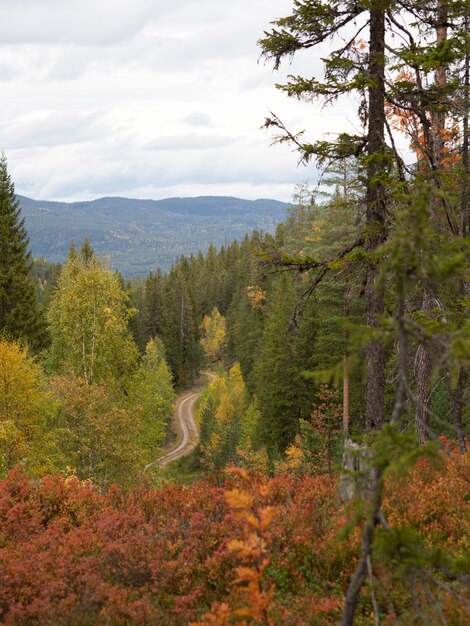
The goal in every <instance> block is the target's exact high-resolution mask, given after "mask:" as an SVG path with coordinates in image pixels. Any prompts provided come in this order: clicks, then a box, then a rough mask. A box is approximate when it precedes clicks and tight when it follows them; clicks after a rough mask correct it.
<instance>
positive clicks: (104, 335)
mask: <svg viewBox="0 0 470 626" xmlns="http://www.w3.org/2000/svg"><path fill="white" fill-rule="evenodd" d="M84 252H85V253H84V254H82V253H80V254H74V253H71V254H70V255H69V257H68V259H67V262H66V264H65V266H64V268H63V270H62V273H61V275H60V277H59V281H58V286H57V290H56V291H55V293H54V295H53V297H52V299H51V304H50V309H49V314H48V318H49V323H50V332H51V337H52V345H51V349H50V356H51V362H52V365H53V367H54V369H55V371H60V372H65V373H68V374H73V375H75V376H80V377H81V378H83V380H84V381H85V382H86V383H87V384H92V383H94V382H107V383H109V384H111V385H114V384H116V383H119V381H123V382H125V379H126V377H128V376H129V374H131V373H132V370H133V368H134V367H135V362H136V357H137V349H136V346H135V343H134V342H133V340H132V337H131V335H130V332H129V327H128V320H129V317H130V316H131V315H132V313H133V311H132V310H129V309H128V307H127V306H126V302H127V295H126V293H125V291H124V289H123V287H122V285H121V282H120V280H119V278H118V277H117V276H116V275H115V274H113V273H112V272H111V271H110V270H109V269H108V268H107V267H105V266H104V265H103V264H102V263H100V262H99V261H98V260H97V259H96V257H95V256H94V255H93V254H90V252H89V250H88V249H86V250H85V251H84Z"/></svg>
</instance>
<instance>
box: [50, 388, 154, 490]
mask: <svg viewBox="0 0 470 626" xmlns="http://www.w3.org/2000/svg"><path fill="white" fill-rule="evenodd" d="M50 391H51V393H52V395H53V396H54V398H55V399H56V401H57V402H58V405H59V408H58V412H57V417H56V423H55V432H56V440H57V445H58V446H59V448H60V451H61V455H62V465H63V469H65V468H66V467H69V468H71V469H72V470H74V471H75V472H76V474H77V476H78V477H79V478H80V479H81V480H86V479H90V480H92V481H93V482H95V483H96V485H98V487H99V488H100V489H101V490H105V489H106V488H107V487H109V486H110V485H111V484H112V483H113V482H116V483H119V484H120V485H123V486H131V485H133V484H135V483H136V482H138V481H139V480H140V479H141V478H142V475H143V474H142V472H143V468H144V462H145V457H144V455H143V454H142V451H141V448H140V446H139V445H138V438H139V421H138V420H136V419H135V417H134V416H132V415H131V414H130V413H129V412H128V411H126V410H125V409H124V408H122V407H120V406H119V405H118V404H117V402H116V397H115V394H114V392H113V391H112V390H111V389H109V387H106V386H105V385H97V384H93V385H89V384H87V383H86V381H85V380H84V379H83V378H78V377H76V376H54V377H52V378H51V380H50Z"/></svg>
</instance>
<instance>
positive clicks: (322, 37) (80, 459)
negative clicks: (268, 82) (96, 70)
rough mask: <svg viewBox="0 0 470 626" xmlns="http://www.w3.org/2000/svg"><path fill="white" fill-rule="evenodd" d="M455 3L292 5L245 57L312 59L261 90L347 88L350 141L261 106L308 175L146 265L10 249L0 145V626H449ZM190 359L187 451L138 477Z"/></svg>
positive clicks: (463, 543)
mask: <svg viewBox="0 0 470 626" xmlns="http://www.w3.org/2000/svg"><path fill="white" fill-rule="evenodd" d="M469 10H470V7H468V6H467V3H466V2H451V1H449V2H442V1H441V0H439V1H438V2H436V3H426V4H425V5H424V4H421V3H418V2H416V1H413V2H411V1H410V2H404V3H399V4H396V3H392V2H385V3H384V2H376V1H375V0H373V1H372V2H371V3H367V4H364V5H361V4H357V3H348V2H339V1H338V2H328V3H323V2H321V1H316V0H315V1H312V0H299V1H296V2H294V3H293V8H292V13H291V15H289V16H287V17H285V18H281V19H278V20H277V21H275V22H274V23H273V24H272V28H271V29H270V30H268V31H267V32H266V33H265V35H264V37H263V38H262V39H261V40H260V42H259V44H260V46H261V50H262V53H263V54H264V56H265V57H266V59H267V60H268V61H271V62H273V63H274V67H275V69H277V68H278V67H279V65H280V64H281V63H282V62H284V60H285V59H286V58H289V57H291V56H292V55H294V56H295V55H296V54H297V53H299V52H301V51H308V50H309V49H310V48H314V47H316V46H319V45H321V44H323V43H324V42H325V41H328V42H330V44H331V45H332V46H333V48H332V50H331V52H330V54H329V56H328V57H327V58H326V59H325V60H324V70H325V71H324V76H323V78H322V79H321V80H320V79H319V78H310V77H308V78H306V77H301V76H291V77H290V79H289V83H288V84H286V85H279V86H278V87H279V88H280V89H281V90H283V91H284V92H286V93H287V95H289V96H292V97H297V98H299V99H304V100H307V101H314V100H317V99H318V100H320V101H326V102H327V103H328V104H332V103H334V102H335V101H336V100H338V99H341V98H342V97H343V96H344V95H349V96H351V97H354V98H355V99H356V101H357V103H358V111H357V114H358V125H359V126H360V127H361V129H362V130H361V133H360V134H357V135H348V134H340V135H339V136H338V137H337V138H336V139H335V141H331V142H328V141H323V140H322V141H319V142H313V143H309V142H308V141H307V140H306V135H305V134H304V133H303V132H300V133H299V132H297V131H295V130H291V129H288V128H287V127H286V126H285V125H284V123H283V121H282V120H281V119H280V118H279V117H277V116H276V115H275V114H272V115H271V116H270V117H269V118H268V119H267V120H266V122H265V126H266V127H267V128H271V129H272V128H274V129H275V132H276V133H277V136H276V138H275V141H277V142H289V143H290V144H291V145H293V146H294V148H295V149H296V150H297V151H298V153H299V157H300V160H301V161H303V162H304V163H306V164H308V163H309V162H310V161H311V160H312V159H316V160H317V162H318V163H319V164H320V165H321V166H322V168H323V176H322V181H321V185H320V186H319V188H317V189H315V190H312V189H310V188H308V186H307V185H299V186H298V188H297V190H296V194H295V196H294V198H293V201H292V207H291V209H290V210H289V213H288V215H287V216H286V220H285V221H284V222H283V223H281V224H279V226H278V228H277V231H276V233H275V234H274V235H269V234H266V233H262V232H253V233H252V234H251V235H249V236H246V237H245V239H244V240H243V241H241V242H233V243H231V244H230V245H226V246H223V247H221V248H220V249H216V248H215V247H214V246H211V247H210V248H209V250H208V252H207V254H205V255H203V254H199V255H191V256H187V257H182V258H181V259H180V260H179V261H178V262H177V263H175V264H174V265H173V267H172V268H171V269H170V270H169V271H168V272H166V273H162V272H161V271H159V270H158V269H156V270H155V272H152V273H151V274H149V275H148V276H147V277H146V278H145V279H133V280H131V281H126V280H124V279H123V278H122V276H120V275H119V274H118V273H116V272H113V271H111V270H110V269H109V268H108V267H107V266H106V264H105V263H104V262H103V261H102V260H100V259H99V258H98V257H97V255H96V254H95V252H94V251H93V247H92V244H91V243H90V242H89V241H88V240H85V241H84V242H83V243H82V244H81V245H80V243H79V242H77V245H80V247H78V248H76V247H75V245H74V244H71V246H70V251H69V254H68V257H67V259H66V261H65V262H64V264H63V265H51V264H49V263H48V262H47V260H45V259H36V260H34V261H33V260H32V258H31V256H30V254H29V252H28V237H27V233H26V231H25V228H24V221H23V220H22V218H21V211H20V207H19V204H18V201H17V199H16V196H15V191H14V186H13V183H12V181H11V179H10V176H9V174H8V168H7V161H6V158H5V157H3V158H2V160H1V162H0V201H1V214H0V238H1V258H0V328H1V329H2V336H1V338H0V441H1V456H0V463H1V466H0V472H1V477H2V480H1V481H0V519H1V524H0V569H1V571H2V584H1V586H0V620H1V621H2V622H3V623H5V624H15V625H16V624H18V625H19V624H21V625H23V624H24V625H26V624H28V625H29V624H41V625H44V624H51V625H53V624H54V625H55V624H64V625H66V624H67V625H72V624H73V625H77V624H80V625H82V624H83V625H87V624H106V625H111V624H113V625H115V624H122V625H124V624H126V625H127V624H169V625H172V624H175V625H178V624H189V623H191V624H193V625H194V626H209V625H210V624H213V625H218V626H228V625H231V624H245V625H248V624H260V625H261V624H262V625H264V624H273V625H274V624H279V625H280V624H293V625H295V624H299V625H304V624H311V625H315V626H316V625H322V624H338V623H339V624H341V626H348V625H351V624H353V623H354V624H358V625H364V626H365V625H369V624H384V625H385V624H390V625H391V624H401V625H411V624H422V625H423V626H424V625H425V624H439V625H440V624H442V625H443V626H446V625H454V626H458V625H461V624H465V623H467V622H468V621H469V619H470V595H469V588H470V584H469V583H470V577H469V571H470V549H469V543H468V542H469V536H470V532H469V531H470V515H469V498H470V495H469V494H470V492H469V484H470V464H469V456H468V452H467V439H468V432H469V419H470V415H469V413H470V409H469V406H470V403H469V385H468V380H469V364H470V333H469V329H470V325H469V317H468V307H469V298H468V295H469V292H468V278H469V276H468V267H469V265H468V259H469V254H470V250H469V246H468V234H469V228H470V187H469V184H470V183H469V181H470V161H469V112H470V103H469V97H470V35H469ZM334 46H336V48H335V47H334ZM403 142H405V144H406V145H407V148H406V149H403V148H399V146H401V145H403ZM205 370H210V371H212V372H213V378H212V380H211V381H210V383H209V384H207V385H206V386H205V387H204V389H203V390H202V391H201V395H200V398H199V401H198V403H197V408H196V418H197V422H198V428H199V433H200V439H199V444H198V446H197V448H196V449H195V451H194V452H193V453H192V454H191V455H190V456H189V457H187V458H185V459H183V460H181V461H179V462H178V463H174V464H172V466H171V467H169V468H168V469H161V468H159V466H158V463H155V462H154V461H155V460H157V459H158V458H159V456H160V455H161V454H162V451H163V449H164V446H165V441H166V437H167V436H168V425H169V421H170V418H171V412H172V406H173V403H174V400H175V395H176V393H178V392H180V391H184V390H187V389H189V388H191V387H192V386H193V385H194V384H196V383H197V384H200V382H201V372H203V371H205ZM342 466H344V467H345V468H346V469H344V468H343V469H342Z"/></svg>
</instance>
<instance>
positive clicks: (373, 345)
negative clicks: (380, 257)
mask: <svg viewBox="0 0 470 626" xmlns="http://www.w3.org/2000/svg"><path fill="white" fill-rule="evenodd" d="M369 45H370V52H369V56H370V58H369V76H370V79H371V83H372V84H371V86H370V87H369V93H368V100H369V129H368V156H369V160H368V166H367V195H366V220H367V236H368V240H367V250H368V251H369V252H373V250H375V249H376V248H377V247H378V246H379V245H380V244H381V243H382V242H383V240H384V237H385V191H384V186H383V183H382V182H381V178H380V174H381V173H382V172H383V169H384V167H385V166H386V163H385V154H384V152H385V150H384V149H385V136H384V133H385V108H384V101H385V84H384V63H385V11H384V9H383V7H382V4H381V3H380V2H378V1H375V2H373V4H372V8H371V11H370V44H369ZM377 276H378V270H377V267H376V266H375V265H374V264H372V263H371V264H370V266H369V269H368V272H367V282H366V319H367V324H368V326H370V327H371V328H377V327H378V324H379V321H378V318H379V316H380V315H381V313H383V310H384V303H383V294H382V293H379V292H378V291H377V288H376V282H377ZM366 358H367V386H366V429H367V430H368V431H369V430H371V429H376V428H380V427H381V425H382V424H383V422H384V411H385V407H384V387H385V356H384V350H383V347H382V344H381V342H380V341H378V340H377V339H371V340H370V341H369V342H368V343H367V346H366Z"/></svg>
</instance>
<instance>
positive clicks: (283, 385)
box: [255, 275, 315, 458]
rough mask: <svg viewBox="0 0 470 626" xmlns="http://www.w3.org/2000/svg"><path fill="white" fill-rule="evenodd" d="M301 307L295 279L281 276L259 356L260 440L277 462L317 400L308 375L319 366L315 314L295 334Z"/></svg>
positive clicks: (271, 302) (310, 313)
mask: <svg viewBox="0 0 470 626" xmlns="http://www.w3.org/2000/svg"><path fill="white" fill-rule="evenodd" d="M296 301H297V292H296V289H295V287H294V284H293V281H292V278H291V277H288V276H286V275H281V276H280V277H279V278H278V279H277V281H276V283H275V286H274V289H273V292H272V294H271V296H270V298H269V300H268V303H267V305H266V307H267V310H266V322H265V324H264V328H263V334H262V336H261V339H260V343H259V346H258V350H257V353H256V362H255V381H256V382H255V395H256V397H257V399H258V402H259V407H260V410H261V414H262V419H261V420H260V427H261V431H262V432H261V434H260V440H261V441H263V442H265V444H266V445H267V448H268V452H269V454H270V456H271V457H273V458H275V457H276V456H277V455H278V454H279V453H280V452H282V451H283V450H284V449H285V448H286V446H287V445H288V444H289V443H290V442H291V441H292V439H293V437H294V436H295V434H296V432H297V431H298V427H299V419H300V418H301V417H302V416H303V415H305V413H306V411H307V410H308V408H309V402H310V398H311V394H312V383H311V382H310V381H307V380H305V379H304V377H303V376H302V372H303V371H304V370H308V369H311V368H312V366H313V360H312V359H313V354H314V338H315V314H314V311H309V312H306V314H305V316H304V319H303V320H302V325H301V327H300V328H292V329H291V330H289V327H290V324H291V320H292V315H293V313H294V308H295V305H296Z"/></svg>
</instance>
